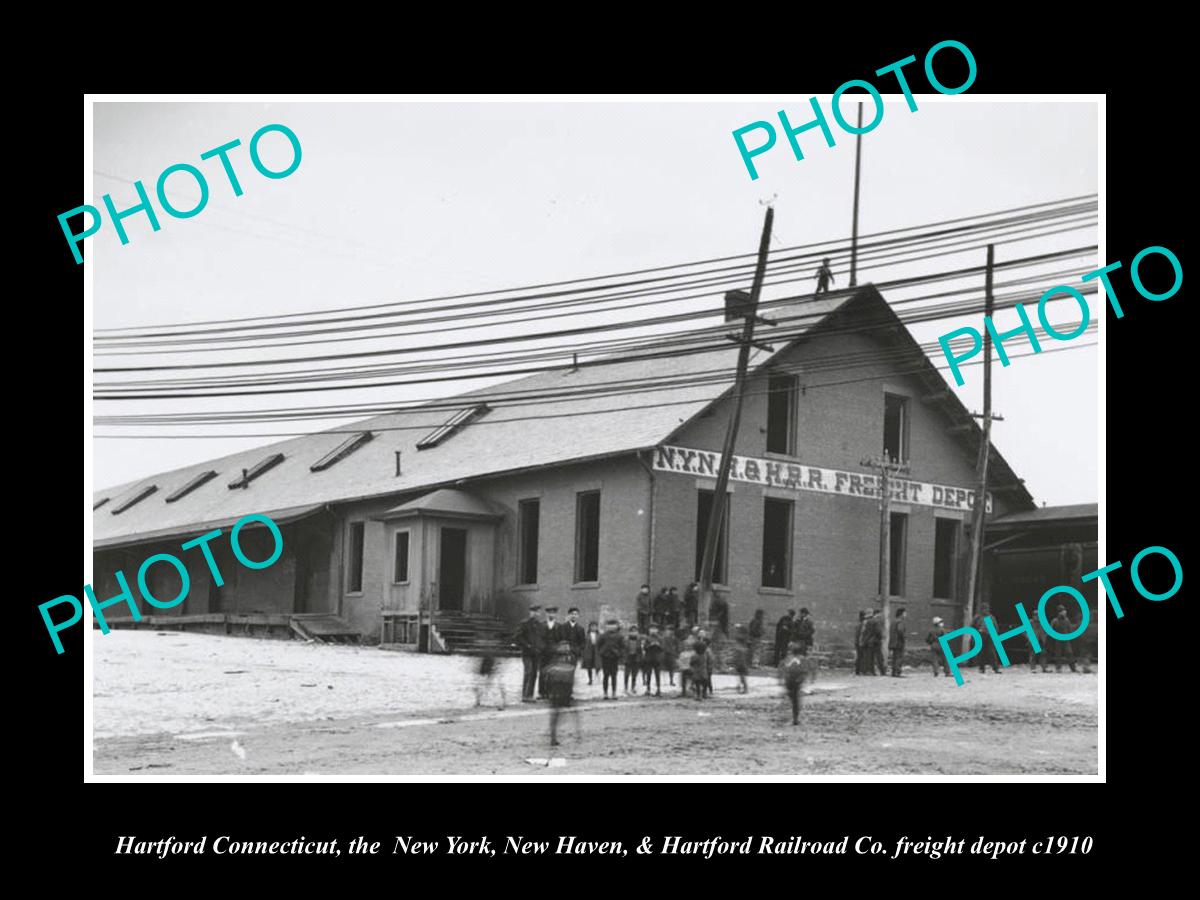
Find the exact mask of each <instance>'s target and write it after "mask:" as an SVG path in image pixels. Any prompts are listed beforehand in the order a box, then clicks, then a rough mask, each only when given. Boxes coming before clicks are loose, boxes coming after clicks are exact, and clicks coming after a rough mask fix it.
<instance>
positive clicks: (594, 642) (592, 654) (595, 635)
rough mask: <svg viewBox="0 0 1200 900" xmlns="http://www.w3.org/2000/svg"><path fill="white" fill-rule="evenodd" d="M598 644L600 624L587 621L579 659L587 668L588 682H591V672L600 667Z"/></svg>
mask: <svg viewBox="0 0 1200 900" xmlns="http://www.w3.org/2000/svg"><path fill="white" fill-rule="evenodd" d="M599 645H600V625H599V624H598V623H596V622H588V627H587V634H585V635H584V636H583V653H582V654H581V657H580V659H581V661H582V662H583V667H584V668H585V669H587V673H588V684H589V685H590V684H592V673H593V672H594V671H595V670H596V669H599V668H600V654H599V653H598V652H597V648H598V647H599Z"/></svg>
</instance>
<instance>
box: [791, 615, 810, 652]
mask: <svg viewBox="0 0 1200 900" xmlns="http://www.w3.org/2000/svg"><path fill="white" fill-rule="evenodd" d="M814 632H815V629H814V628H813V620H812V619H811V618H809V614H808V608H807V607H805V608H803V609H801V610H800V618H798V619H797V620H796V621H795V622H794V623H792V640H794V641H795V642H796V643H797V644H799V645H800V655H801V656H808V651H809V650H811V649H812V645H813V633H814Z"/></svg>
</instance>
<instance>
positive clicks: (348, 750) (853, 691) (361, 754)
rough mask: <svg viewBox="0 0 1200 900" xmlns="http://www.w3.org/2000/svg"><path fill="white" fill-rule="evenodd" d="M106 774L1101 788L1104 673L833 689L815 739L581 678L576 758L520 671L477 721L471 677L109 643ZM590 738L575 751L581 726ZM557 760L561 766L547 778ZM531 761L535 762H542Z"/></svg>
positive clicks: (838, 677)
mask: <svg viewBox="0 0 1200 900" xmlns="http://www.w3.org/2000/svg"><path fill="white" fill-rule="evenodd" d="M93 640H94V641H95V643H94V647H95V650H96V657H95V683H94V700H93V716H94V739H93V749H94V756H93V758H94V767H95V773H96V774H97V775H123V776H128V775H130V774H131V773H134V774H135V777H138V776H143V775H144V776H148V777H155V776H168V777H175V778H178V777H187V776H189V775H214V774H238V775H355V774H357V775H389V776H411V777H433V778H436V777H439V776H448V775H466V776H470V775H502V776H503V775H511V776H529V775H536V776H538V777H545V778H557V777H564V776H571V775H679V776H689V777H704V776H713V775H735V774H756V775H774V774H781V775H808V774H851V773H869V774H931V773H944V774H956V775H959V774H962V775H970V774H986V775H996V774H1094V773H1095V772H1096V771H1097V738H1098V733H1097V676H1096V675H1095V674H1094V673H1093V674H1072V673H1070V672H1064V673H1063V674H1054V673H1050V674H1042V673H1040V672H1039V673H1038V674H1031V673H1030V672H1029V671H1028V669H1027V668H1024V667H1021V668H1015V667H1014V668H1010V669H1007V670H1005V671H1004V673H1003V674H1001V675H993V674H989V675H983V676H980V675H979V674H978V673H977V672H976V671H972V672H971V673H970V674H968V675H967V681H966V683H965V684H964V685H962V686H961V687H959V686H956V685H955V684H954V682H953V681H952V680H950V679H948V678H945V677H939V678H934V677H933V676H932V675H931V674H930V671H929V669H928V668H924V669H912V668H909V669H906V671H905V677H904V678H900V679H896V678H886V677H873V678H868V677H856V676H854V675H853V674H852V673H851V672H850V671H849V670H844V669H837V670H832V671H828V672H822V673H820V674H819V676H818V678H817V680H816V681H815V682H814V683H813V684H812V686H811V693H810V694H809V695H808V696H806V697H805V698H804V708H803V713H802V716H801V724H800V726H799V727H792V725H791V716H790V711H789V710H787V709H785V700H784V698H783V695H782V691H781V689H780V687H779V686H778V685H777V683H776V681H775V679H774V678H772V677H770V676H769V675H767V674H765V673H764V674H763V675H760V676H758V677H752V678H751V679H750V681H751V690H750V692H749V693H748V694H744V695H742V694H738V693H736V691H735V684H736V682H735V679H734V678H733V677H732V676H723V675H718V676H717V677H716V679H715V688H716V692H715V695H714V696H713V697H712V698H711V699H708V700H705V701H703V702H701V701H696V700H693V699H679V698H678V696H677V690H678V689H677V688H675V689H671V690H668V689H667V679H666V678H664V680H663V694H664V696H663V697H662V698H655V697H644V696H638V697H630V696H624V695H623V696H622V698H621V700H619V701H618V702H615V703H613V702H604V701H602V700H600V699H599V698H600V687H599V677H597V678H596V684H595V685H593V686H590V687H589V686H588V684H587V677H586V674H584V673H582V672H580V673H579V675H578V677H577V679H576V685H577V687H576V696H577V697H578V698H579V702H578V704H577V710H578V716H577V717H576V716H573V715H568V716H565V717H564V719H563V722H562V726H561V734H560V738H561V739H562V744H561V746H559V747H557V748H553V751H552V752H551V750H552V748H551V747H550V746H549V738H548V719H549V714H548V708H547V706H546V705H545V704H544V703H537V704H522V703H520V702H519V695H520V668H521V666H520V661H519V660H509V661H507V663H508V664H507V665H506V666H505V667H504V668H503V670H502V676H501V677H502V681H503V683H504V685H505V689H506V693H507V695H508V701H509V702H508V706H507V708H506V709H503V710H500V709H497V708H495V707H496V706H498V705H499V697H498V693H496V692H493V694H492V695H491V696H490V697H489V698H488V700H489V703H488V705H486V706H484V707H482V708H475V707H474V699H475V698H474V693H473V689H472V686H473V681H474V679H473V676H472V673H471V662H472V661H471V660H469V659H465V658H458V657H438V656H426V655H416V654H408V653H394V652H388V651H382V650H379V649H376V648H368V647H361V648H360V647H333V646H322V645H306V644H303V643H300V642H285V641H258V640H251V639H245V638H233V637H215V636H209V635H193V634H181V633H170V634H162V633H155V632H148V631H138V632H120V631H118V632H112V633H111V634H109V635H107V636H103V637H101V636H98V635H93ZM577 723H578V726H579V732H580V733H581V735H582V737H581V738H577V737H576V724H577ZM547 759H550V760H551V764H550V765H549V766H547V765H546V760H547ZM530 760H534V761H535V762H530Z"/></svg>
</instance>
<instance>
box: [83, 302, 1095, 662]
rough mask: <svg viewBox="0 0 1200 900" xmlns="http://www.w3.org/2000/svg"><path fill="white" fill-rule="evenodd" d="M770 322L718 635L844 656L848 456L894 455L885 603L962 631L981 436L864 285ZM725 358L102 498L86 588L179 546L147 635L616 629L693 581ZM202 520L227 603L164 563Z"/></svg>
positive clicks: (489, 393)
mask: <svg viewBox="0 0 1200 900" xmlns="http://www.w3.org/2000/svg"><path fill="white" fill-rule="evenodd" d="M764 312H765V313H766V314H767V315H770V316H772V317H774V318H777V319H781V320H782V321H784V322H785V323H786V324H785V325H784V326H781V327H780V328H779V329H778V330H779V331H783V330H784V329H785V328H786V330H787V337H785V338H784V339H783V340H778V338H776V341H777V343H775V344H774V346H773V347H772V350H771V352H768V351H767V350H761V349H760V350H755V351H754V352H753V354H752V356H751V373H752V377H751V378H750V380H749V381H748V385H747V394H746V399H745V404H744V407H743V412H742V417H741V428H740V432H739V434H738V436H737V442H736V458H735V460H734V471H733V475H732V477H731V480H730V483H729V494H728V498H729V503H728V511H727V518H726V523H725V528H724V533H723V535H722V540H721V542H720V551H719V553H718V559H717V565H716V573H715V580H716V582H717V583H718V584H717V590H718V591H719V592H720V593H722V594H723V595H724V596H725V597H726V598H727V599H728V601H729V604H730V608H731V620H732V621H733V622H746V621H749V619H750V617H751V616H752V615H753V613H754V611H755V610H756V609H759V608H761V609H763V610H764V611H765V613H766V618H767V620H768V622H774V621H775V620H776V619H777V618H778V617H779V616H780V615H781V614H782V613H783V612H784V611H786V610H788V609H798V608H799V607H802V606H804V607H808V608H809V610H811V612H812V615H813V617H814V618H815V620H816V626H817V649H818V650H823V651H828V652H835V653H840V652H844V651H846V650H847V649H848V648H849V647H850V646H852V640H853V634H854V630H855V626H856V621H857V611H858V610H859V609H862V608H864V607H867V606H871V605H874V604H875V603H876V600H877V596H878V595H877V589H878V566H879V562H878V560H879V536H880V514H879V505H878V504H879V499H878V497H877V496H876V495H875V489H874V478H873V476H872V475H871V473H870V471H869V470H867V469H865V468H864V467H863V466H862V465H861V464H860V463H861V460H862V458H863V457H865V456H875V457H878V456H879V455H881V453H883V452H888V453H890V454H892V455H893V456H895V457H898V458H901V459H903V460H905V461H906V462H907V463H908V465H909V467H910V469H909V473H908V474H907V475H906V476H905V480H904V481H903V482H902V483H900V484H898V485H897V486H896V493H895V495H894V497H895V499H894V502H893V505H892V514H891V515H892V518H891V523H892V527H891V534H892V537H891V542H892V543H891V572H890V584H891V593H892V595H893V598H894V599H895V601H897V602H898V603H902V604H903V605H904V606H905V607H907V608H908V610H909V622H910V623H911V625H910V627H911V629H912V631H913V635H912V636H911V637H910V646H911V645H912V644H913V643H914V642H915V644H916V645H917V646H921V644H920V639H921V638H923V636H924V632H925V629H926V628H927V625H928V621H929V619H930V617H932V616H934V615H940V616H942V617H943V618H945V619H946V620H947V622H948V623H950V624H951V625H957V624H958V623H959V622H960V621H961V618H962V609H963V596H964V584H965V580H966V568H967V566H966V558H967V552H968V549H969V545H970V539H969V523H970V515H971V514H970V510H971V507H972V504H973V502H974V491H973V488H972V486H973V485H974V483H975V470H974V466H975V459H976V453H977V450H978V446H979V441H980V440H981V439H982V438H981V430H980V428H979V426H978V424H977V422H976V420H974V419H973V418H972V417H971V416H970V414H969V413H968V412H967V410H966V409H965V408H964V407H963V406H962V404H961V403H960V401H959V400H958V398H957V397H956V395H955V394H954V392H953V391H951V390H950V389H949V387H948V385H947V383H946V382H945V380H944V379H943V378H942V376H941V375H940V374H939V372H938V371H937V369H935V368H934V366H933V365H932V364H931V362H930V361H929V359H928V357H926V356H925V354H924V353H923V352H922V350H921V349H920V347H919V346H918V345H917V343H916V342H915V341H914V340H913V339H912V337H911V336H910V335H909V333H908V331H907V330H906V328H905V327H904V325H903V324H902V323H901V322H900V321H899V319H897V318H896V316H895V314H894V313H893V312H892V310H891V309H890V307H889V306H888V305H887V303H886V302H885V301H884V299H883V298H882V297H881V296H880V294H879V293H878V292H877V291H876V290H875V288H874V287H872V286H870V285H868V286H864V287H860V288H857V289H853V290H847V291H838V292H833V293H829V294H823V295H820V296H818V297H812V296H806V297H801V298H796V299H793V300H787V301H774V302H772V303H770V304H767V308H765V309H764ZM795 316H802V317H803V318H800V319H796V318H789V317H795ZM729 319H730V317H729V316H727V320H729ZM740 321H741V320H740V319H736V318H733V319H732V320H730V321H728V327H729V328H730V333H733V330H734V329H735V328H739V327H740ZM764 331H765V332H766V334H764V336H763V337H764V339H766V340H771V339H772V335H771V333H770V331H771V330H770V329H764ZM712 343H713V341H711V340H710V341H708V342H707V345H708V346H709V347H711V345H712ZM737 352H738V351H737V347H736V345H734V344H733V343H732V342H730V343H729V346H728V347H727V348H725V347H722V348H720V349H715V350H713V349H708V350H706V351H704V352H699V353H688V354H682V355H677V356H670V357H666V358H664V357H660V356H657V355H649V354H644V355H636V354H634V355H629V356H625V357H622V358H620V359H619V360H617V361H612V360H607V361H605V363H604V364H589V365H582V366H579V367H578V368H575V367H572V366H568V367H564V368H561V369H557V370H553V371H548V372H544V373H539V374H536V375H533V376H530V377H527V378H523V379H520V380H516V381H512V382H508V383H506V384H504V385H502V386H500V387H491V388H488V389H485V390H481V391H476V392H472V393H467V394H463V395H460V396H458V397H456V398H454V399H453V400H451V401H449V402H447V401H445V400H441V401H438V402H437V405H436V407H435V408H421V407H412V408H409V409H407V410H404V411H401V412H396V413H391V414H387V415H381V416H378V417H375V418H371V419H367V420H365V421H362V422H359V423H356V424H354V425H352V426H339V427H338V429H337V430H336V431H327V432H323V433H318V434H312V435H307V436H304V437H300V438H295V439H291V440H287V441H283V442H281V443H277V444H273V445H271V446H267V447H262V448H259V449H255V450H249V451H244V452H240V453H237V454H234V455H232V456H227V457H223V458H221V459H216V460H212V461H210V462H206V463H202V464H199V465H194V466H189V467H186V468H183V469H178V470H175V471H171V472H165V473H162V474H160V475H155V476H153V477H150V478H145V479H140V480H138V481H136V482H131V483H128V484H125V485H121V486H118V487H116V488H113V489H110V490H106V491H100V492H98V493H97V494H96V495H95V497H94V501H93V502H94V506H95V509H94V528H95V531H94V535H95V543H94V580H93V585H94V588H95V591H96V595H97V597H98V598H99V599H106V598H108V597H111V596H114V595H116V594H117V593H118V592H119V588H118V585H117V583H116V581H115V578H114V576H113V572H114V571H115V570H117V569H122V570H124V572H125V574H126V576H127V577H128V578H129V580H130V583H131V584H134V585H136V572H137V569H138V567H139V565H140V564H141V562H142V560H144V559H145V558H146V557H148V556H150V555H151V554H154V553H174V554H175V555H177V556H181V557H182V558H183V560H184V561H185V562H186V564H187V566H188V570H189V574H190V577H191V591H190V593H189V595H188V597H187V599H186V601H185V602H184V603H182V604H180V605H179V606H177V607H175V608H173V609H171V610H158V609H154V608H151V607H149V606H148V605H147V604H144V603H143V604H141V607H142V611H143V614H146V613H153V614H154V615H153V619H152V620H151V621H150V622H149V623H148V624H150V625H152V626H153V627H160V626H162V625H168V624H175V625H179V626H180V627H194V628H200V629H209V630H217V631H233V632H235V633H236V632H239V631H242V630H254V629H258V630H267V631H272V630H273V631H275V632H276V633H290V631H289V629H291V628H293V626H295V628H294V630H298V631H300V632H301V633H310V634H321V633H327V634H339V633H340V634H346V635H357V636H360V637H361V638H363V639H364V640H366V641H375V640H383V641H385V642H388V643H391V642H396V643H410V644H416V643H420V644H421V645H422V646H423V647H426V646H428V648H429V649H447V648H448V649H457V648H460V647H463V646H466V645H469V644H470V643H471V642H472V641H473V640H474V639H475V636H477V632H478V631H479V630H486V629H487V628H488V623H492V624H493V625H494V627H495V628H497V629H498V628H499V627H500V623H501V622H504V623H511V622H514V621H517V620H519V619H520V618H522V617H523V616H524V614H525V609H526V607H527V606H528V605H529V604H532V603H538V604H542V605H556V606H558V607H559V608H560V610H561V611H562V612H564V613H565V611H566V609H567V608H568V607H570V606H577V607H579V608H580V610H581V613H582V619H583V621H584V622H585V623H586V622H587V621H589V620H597V621H603V620H604V619H605V618H607V617H609V616H617V617H619V618H621V619H623V620H626V621H628V620H631V619H633V617H634V608H633V607H634V596H635V594H636V592H637V590H638V587H639V585H641V584H642V582H648V583H649V584H651V585H652V586H653V589H654V591H655V592H656V591H657V590H658V589H659V588H660V587H662V586H670V585H676V586H678V588H679V590H680V593H681V594H682V592H683V591H684V589H685V587H686V586H687V584H688V583H689V582H691V581H692V580H693V579H694V578H696V577H697V575H698V571H699V566H700V560H699V557H700V555H701V548H702V544H703V531H704V528H705V525H706V523H707V520H708V511H709V509H710V508H711V503H712V502H713V489H714V487H715V474H716V471H717V465H718V463H719V455H720V448H721V446H722V441H723V437H724V432H725V428H726V423H727V421H728V417H729V412H730V408H731V402H732V401H731V399H730V397H729V394H730V390H731V387H732V381H733V379H732V374H733V371H734V368H735V363H736V355H737ZM848 364H852V365H848ZM614 383H619V384H620V385H621V388H622V391H623V392H622V393H613V392H612V385H613V384H614ZM631 389H632V390H631ZM501 392H502V393H503V395H504V396H503V398H501V399H498V398H496V396H495V395H496V394H498V393H501ZM990 485H991V486H992V487H991V490H990V491H989V494H990V500H991V510H990V515H989V520H1000V521H1002V520H1003V517H1004V516H1006V515H1015V514H1028V513H1031V512H1032V511H1033V510H1035V508H1036V507H1035V504H1034V503H1033V500H1032V498H1031V497H1030V495H1029V493H1028V492H1027V491H1026V489H1025V488H1024V486H1023V485H1022V483H1021V482H1020V480H1019V479H1018V478H1017V477H1016V475H1015V474H1014V473H1013V472H1012V470H1011V469H1010V467H1009V466H1008V464H1007V463H1006V462H1005V461H1004V459H1003V458H1002V457H1001V456H1000V455H999V454H998V453H996V452H995V451H994V450H993V455H992V462H991V480H990ZM249 513H265V514H267V515H269V516H270V517H271V518H272V519H274V521H275V522H277V523H278V524H279V526H280V528H281V531H282V533H283V538H284V549H283V554H282V556H281V558H280V559H279V560H278V561H277V562H276V563H275V564H274V565H272V566H271V567H270V568H268V569H265V570H262V571H253V570H250V569H247V568H244V567H242V566H240V565H238V564H237V563H236V561H235V560H234V558H233V555H232V552H231V550H230V548H229V544H228V533H229V529H230V527H231V526H232V524H233V523H234V522H236V521H237V520H238V519H239V518H240V517H242V516H243V515H246V514H249ZM1017 527H1018V528H1019V526H1017ZM213 528H221V529H222V530H223V532H224V534H223V536H222V537H221V538H220V539H219V540H217V541H214V542H213V544H212V546H213V547H214V549H215V550H216V559H217V562H218V565H219V567H220V570H221V572H222V574H223V576H224V577H225V579H226V583H225V585H224V586H223V587H217V586H216V585H215V584H213V581H212V578H211V576H210V574H209V571H208V567H207V565H206V563H205V561H204V559H203V557H202V555H201V554H200V553H199V552H198V551H197V550H189V551H187V552H182V553H181V551H180V549H179V545H180V544H181V543H183V542H184V541H187V540H190V539H191V538H194V537H196V536H198V535H200V534H202V533H204V532H206V531H209V530H211V529H213ZM1009 534H1010V536H1011V534H1012V532H1009ZM242 536H243V538H245V540H244V542H243V543H244V549H245V552H246V554H247V555H248V556H249V557H250V558H252V559H264V558H266V557H267V556H268V555H269V554H270V550H271V542H270V535H269V534H268V533H267V532H266V530H265V529H264V528H249V529H247V530H246V531H244V532H243V535H242ZM1093 546H1094V545H1093ZM988 580H989V579H988V578H987V573H986V570H985V592H986V591H987V590H988ZM149 587H150V588H151V590H152V592H153V593H154V594H155V596H157V597H162V598H168V599H169V598H171V597H174V596H176V595H177V593H178V591H179V587H180V585H179V579H178V574H177V573H176V572H175V571H174V569H173V568H172V567H171V566H169V565H164V564H159V565H155V566H154V567H152V568H151V569H150V570H149ZM136 590H137V588H136V586H135V587H134V591H135V592H136ZM1017 599H1025V600H1026V601H1027V602H1026V604H1025V605H1026V607H1027V608H1029V607H1031V606H1032V605H1035V604H1036V602H1037V597H1028V598H1016V597H1012V596H1009V597H1007V598H1006V603H1007V606H1008V607H1009V609H1010V610H1011V605H1012V603H1015V602H1016V600H1017ZM1093 606H1094V600H1093ZM119 611H120V608H119V607H115V606H114V607H111V608H110V610H109V612H112V613H117V612H119ZM997 612H998V614H999V615H998V617H999V618H1000V619H1001V620H1002V621H1009V620H1011V621H1014V622H1015V620H1016V616H1015V615H1013V616H1012V617H1011V619H1006V617H1005V615H1004V614H1003V612H1002V611H1001V610H997ZM1072 612H1073V614H1075V615H1077V614H1078V613H1077V612H1076V611H1074V610H1073V611H1072ZM126 624H128V623H126ZM473 632H474V633H475V635H474V636H473Z"/></svg>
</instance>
